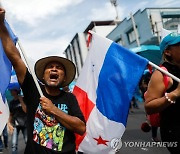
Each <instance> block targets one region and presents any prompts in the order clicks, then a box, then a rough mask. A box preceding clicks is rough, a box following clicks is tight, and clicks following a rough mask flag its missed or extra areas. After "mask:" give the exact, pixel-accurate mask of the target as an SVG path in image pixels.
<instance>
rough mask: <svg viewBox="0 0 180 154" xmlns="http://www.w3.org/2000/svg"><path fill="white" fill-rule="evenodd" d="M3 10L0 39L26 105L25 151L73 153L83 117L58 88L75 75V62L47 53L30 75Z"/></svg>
mask: <svg viewBox="0 0 180 154" xmlns="http://www.w3.org/2000/svg"><path fill="white" fill-rule="evenodd" d="M4 17H5V10H4V9H2V8H0V38H1V40H2V44H3V47H4V50H5V53H6V55H7V56H8V58H9V60H10V61H11V63H12V65H13V67H14V69H15V71H16V74H17V77H18V81H19V83H20V85H21V88H22V91H23V94H24V101H25V103H26V107H27V121H28V122H27V128H28V141H27V144H26V149H25V154H55V153H63V154H75V134H74V133H77V134H80V135H83V134H84V133H85V131H86V124H85V120H84V116H83V114H82V112H81V110H80V107H79V105H78V102H77V100H76V97H75V96H74V95H73V94H72V93H66V92H65V91H63V90H61V89H60V88H63V87H65V86H67V85H69V84H70V83H71V82H72V80H73V79H74V77H75V73H76V72H75V65H74V64H73V63H72V62H71V61H70V60H68V59H66V58H63V57H58V56H49V57H45V58H42V59H40V60H38V61H37V62H36V64H35V74H36V76H37V78H38V80H39V81H40V83H39V84H40V87H41V89H42V92H43V95H44V96H42V97H41V96H40V94H39V92H38V90H37V87H36V85H35V82H34V80H33V78H32V75H31V74H30V73H29V71H28V69H27V68H26V65H25V64H24V62H23V60H22V59H21V57H20V54H19V52H18V49H17V48H16V47H15V45H14V44H13V42H12V40H11V39H10V37H9V34H8V31H7V29H6V27H5V25H4Z"/></svg>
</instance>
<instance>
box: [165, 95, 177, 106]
mask: <svg viewBox="0 0 180 154" xmlns="http://www.w3.org/2000/svg"><path fill="white" fill-rule="evenodd" d="M167 94H168V93H165V98H166V99H167V101H168V102H169V103H170V104H175V103H176V101H172V100H171V99H170V98H169V97H168V95H167Z"/></svg>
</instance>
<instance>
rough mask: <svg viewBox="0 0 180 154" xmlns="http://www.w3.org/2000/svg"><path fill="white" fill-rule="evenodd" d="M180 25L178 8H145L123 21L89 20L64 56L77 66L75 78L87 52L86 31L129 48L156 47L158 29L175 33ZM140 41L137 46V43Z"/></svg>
mask: <svg viewBox="0 0 180 154" xmlns="http://www.w3.org/2000/svg"><path fill="white" fill-rule="evenodd" d="M179 24H180V7H179V8H146V9H144V10H142V11H141V10H138V11H137V12H136V13H134V14H133V15H131V16H130V17H129V18H125V19H124V20H122V21H118V22H117V21H116V22H115V21H92V22H91V23H90V24H89V25H88V26H87V28H86V29H85V31H84V32H82V33H77V34H76V35H75V36H74V38H73V39H72V41H71V42H70V43H69V45H68V47H67V48H66V49H65V51H64V54H65V55H66V57H67V58H68V59H69V60H72V61H73V62H74V64H75V65H76V67H77V74H76V78H77V77H78V76H79V74H80V71H81V68H82V66H83V63H84V61H85V58H86V56H87V53H88V47H87V39H88V31H89V30H92V31H94V32H96V33H97V34H99V35H101V36H103V37H107V38H109V39H111V40H112V41H114V42H117V43H119V44H120V45H122V46H124V47H126V48H128V49H130V48H134V47H137V46H139V45H159V43H160V40H161V29H162V28H165V29H167V30H170V31H177V29H178V25H179ZM138 42H139V43H138Z"/></svg>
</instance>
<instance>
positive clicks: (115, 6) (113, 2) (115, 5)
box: [110, 0, 119, 21]
mask: <svg viewBox="0 0 180 154" xmlns="http://www.w3.org/2000/svg"><path fill="white" fill-rule="evenodd" d="M110 2H111V4H112V5H113V6H114V8H115V10H116V20H117V21H118V20H119V15H118V10H117V5H118V4H117V0H110Z"/></svg>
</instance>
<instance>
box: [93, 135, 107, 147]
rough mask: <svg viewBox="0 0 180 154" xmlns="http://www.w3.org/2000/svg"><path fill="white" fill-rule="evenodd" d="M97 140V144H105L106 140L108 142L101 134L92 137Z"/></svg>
mask: <svg viewBox="0 0 180 154" xmlns="http://www.w3.org/2000/svg"><path fill="white" fill-rule="evenodd" d="M93 139H95V140H96V141H97V145H99V144H104V145H106V146H107V144H106V142H109V141H108V140H103V139H102V137H101V136H99V138H93Z"/></svg>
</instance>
